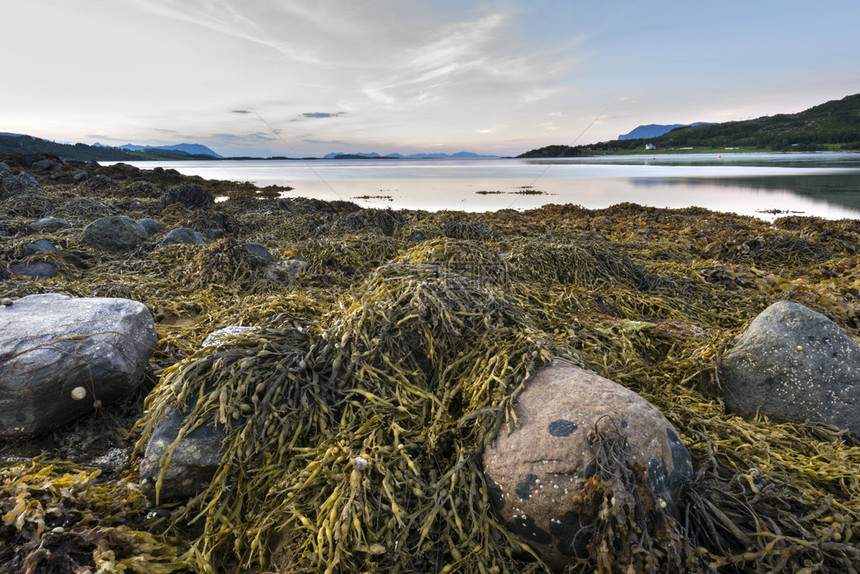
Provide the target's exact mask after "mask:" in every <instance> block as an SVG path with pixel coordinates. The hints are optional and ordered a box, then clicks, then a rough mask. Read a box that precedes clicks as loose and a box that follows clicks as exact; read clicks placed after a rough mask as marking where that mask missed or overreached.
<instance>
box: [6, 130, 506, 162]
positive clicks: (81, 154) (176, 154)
mask: <svg viewBox="0 0 860 574" xmlns="http://www.w3.org/2000/svg"><path fill="white" fill-rule="evenodd" d="M0 153H21V154H51V155H55V156H57V157H58V158H61V159H63V160H77V161H142V160H161V161H165V160H189V159H191V160H212V161H217V160H222V159H229V160H255V159H268V160H318V159H497V158H498V157H499V156H497V155H479V154H476V153H472V152H468V151H461V152H457V153H452V154H447V153H413V154H409V155H403V154H399V153H390V154H387V155H380V154H378V153H376V152H369V153H365V152H359V153H352V152H332V153H328V154H326V155H324V156H322V157H321V158H320V157H300V158H298V157H285V156H270V157H251V156H241V157H224V156H222V155H220V154H219V153H217V152H216V151H214V150H212V149H210V148H208V147H206V146H205V145H201V144H194V143H181V144H170V145H160V146H153V145H136V144H131V143H128V144H125V145H121V146H108V145H104V144H101V143H98V142H96V143H94V144H92V145H88V144H83V143H75V144H65V143H58V142H54V141H50V140H46V139H42V138H38V137H35V136H31V135H26V134H14V133H8V132H0Z"/></svg>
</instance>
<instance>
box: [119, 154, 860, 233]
mask: <svg viewBox="0 0 860 574" xmlns="http://www.w3.org/2000/svg"><path fill="white" fill-rule="evenodd" d="M133 164H134V165H136V166H138V167H140V168H143V169H147V168H152V167H156V166H163V167H165V168H168V167H169V168H173V169H176V170H178V171H179V172H181V173H183V174H187V175H199V176H201V177H204V178H209V179H226V180H233V181H250V182H253V183H255V184H257V185H260V186H266V185H271V184H276V185H288V186H292V187H294V188H295V190H294V191H291V192H289V193H287V194H285V196H287V197H290V196H295V197H315V198H319V199H327V200H331V199H344V200H349V201H354V202H355V203H357V204H359V205H362V206H364V207H392V208H394V209H399V208H408V209H426V210H430V211H438V210H463V211H494V210H498V209H507V208H511V209H517V210H522V209H531V208H534V207H539V206H541V205H544V204H546V203H573V204H578V205H581V206H583V207H587V208H592V209H595V208H603V207H608V206H610V205H614V204H617V203H622V202H633V203H639V204H642V205H650V206H655V207H689V206H698V207H705V208H707V209H711V210H714V211H732V212H735V213H740V214H744V215H753V216H756V217H760V218H762V219H768V220H771V219H773V218H775V217H778V216H780V215H782V214H779V215H774V214H770V213H766V212H767V211H772V210H780V211H782V212H799V213H802V214H804V215H815V216H820V217H825V218H828V219H840V218H852V219H853V218H860V155H858V154H854V153H814V154H813V153H810V154H799V153H798V154H731V153H726V154H722V155H718V154H689V155H680V156H679V155H671V156H668V155H663V156H653V157H652V156H623V157H622V156H611V157H600V158H574V159H568V158H565V159H551V160H549V159H540V160H523V159H498V160H309V161H300V160H289V161H277V160H249V161H231V160H224V161H175V162H133ZM523 191H529V192H539V193H536V194H530V195H525V194H522V192H523ZM366 196H369V197H366Z"/></svg>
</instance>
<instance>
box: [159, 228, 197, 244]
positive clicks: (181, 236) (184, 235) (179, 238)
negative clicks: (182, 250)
mask: <svg viewBox="0 0 860 574" xmlns="http://www.w3.org/2000/svg"><path fill="white" fill-rule="evenodd" d="M171 243H188V244H191V245H204V244H205V243H206V241H205V240H204V239H203V236H202V235H200V234H199V233H197V232H196V231H194V230H193V229H191V228H190V227H177V228H176V229H171V230H170V231H168V232H167V234H166V235H165V236H164V237H162V238H161V239H160V240H159V242H158V245H159V246H161V245H170V244H171Z"/></svg>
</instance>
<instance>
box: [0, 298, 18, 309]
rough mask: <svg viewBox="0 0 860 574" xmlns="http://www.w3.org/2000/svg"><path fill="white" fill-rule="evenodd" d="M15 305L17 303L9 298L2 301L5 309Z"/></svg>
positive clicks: (0, 301) (0, 300) (0, 302)
mask: <svg viewBox="0 0 860 574" xmlns="http://www.w3.org/2000/svg"><path fill="white" fill-rule="evenodd" d="M13 303H15V302H14V301H13V300H12V299H10V298H9V297H3V298H2V299H0V305H3V306H5V307H9V306H10V305H12V304H13Z"/></svg>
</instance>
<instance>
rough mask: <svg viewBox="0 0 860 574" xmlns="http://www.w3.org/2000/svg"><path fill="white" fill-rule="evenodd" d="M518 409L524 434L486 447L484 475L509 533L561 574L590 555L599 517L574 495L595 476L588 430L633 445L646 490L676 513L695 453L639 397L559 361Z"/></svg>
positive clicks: (503, 435)
mask: <svg viewBox="0 0 860 574" xmlns="http://www.w3.org/2000/svg"><path fill="white" fill-rule="evenodd" d="M526 384H527V387H526V389H525V391H523V393H522V394H521V395H520V397H519V400H518V403H517V405H516V413H517V416H518V417H519V421H520V428H518V429H516V430H514V431H513V432H511V433H507V432H506V431H505V430H504V429H503V430H502V431H500V433H499V435H498V436H497V437H496V438H495V439H494V440H493V441H492V442H491V443H490V444H488V445H487V448H486V450H485V453H484V472H485V477H486V480H487V484H488V486H489V489H490V493H491V499H492V502H493V505H494V506H495V508H496V511H497V512H498V514H499V516H500V517H501V518H502V519H503V520H504V521H505V523H506V525H507V526H508V528H509V529H510V530H511V531H513V532H515V533H516V534H517V535H519V536H520V537H522V538H523V539H524V540H527V541H528V542H529V544H530V545H532V547H533V548H535V549H536V550H537V551H538V552H539V553H540V555H541V558H542V559H543V560H544V561H545V562H546V563H547V564H548V565H549V566H550V568H552V570H553V571H555V572H561V571H563V570H564V568H565V567H566V566H567V565H568V564H570V563H571V562H572V558H573V557H577V556H578V557H584V556H585V555H586V554H587V549H586V544H587V543H588V541H589V534H588V533H589V530H588V527H589V525H590V524H591V523H593V521H594V519H595V517H594V516H591V515H589V514H587V513H586V512H584V511H581V510H578V509H577V508H576V507H574V505H573V502H572V497H573V494H574V493H576V492H578V491H579V490H580V489H581V488H582V486H583V484H584V481H585V480H586V479H587V478H589V477H590V476H592V475H594V473H595V471H596V466H595V463H594V460H595V457H594V451H593V450H592V449H593V445H592V443H591V441H590V440H589V433H590V431H592V430H594V429H595V428H600V429H604V428H606V426H607V425H608V426H610V427H612V428H614V429H617V430H618V432H620V433H621V434H622V435H624V436H626V440H627V452H626V454H627V456H628V459H629V460H630V461H631V462H634V463H639V464H641V465H642V466H643V467H644V468H646V469H647V472H648V487H649V489H650V490H651V491H652V492H653V494H654V495H655V496H656V497H658V498H659V499H662V501H663V502H665V503H666V505H667V507H671V505H672V504H673V500H674V498H675V497H676V496H677V493H678V491H679V489H680V488H681V487H682V485H683V484H685V483H686V482H687V481H688V480H689V479H690V477H691V476H692V464H691V459H690V454H689V452H688V451H687V448H686V447H685V446H684V444H683V442H682V441H681V439H680V438H679V437H678V434H677V432H676V431H675V429H674V428H673V427H672V425H671V424H670V423H669V421H667V420H666V418H665V417H663V415H662V414H660V412H659V411H658V410H657V409H656V408H655V407H654V406H653V405H651V404H650V403H649V402H648V401H646V400H645V399H643V398H642V397H640V396H639V395H637V394H636V393H634V392H632V391H630V390H628V389H626V388H624V387H622V386H621V385H619V384H617V383H614V382H612V381H610V380H608V379H604V378H603V377H600V376H598V375H596V374H594V373H592V372H589V371H586V370H584V369H581V368H579V367H577V366H575V365H573V364H572V363H569V362H567V361H563V360H560V359H556V360H554V361H553V362H552V364H551V365H549V366H547V367H545V368H543V369H541V370H539V371H538V372H537V373H535V374H534V375H533V376H532V377H531V378H530V379H529V380H528V381H527V383H526Z"/></svg>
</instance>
